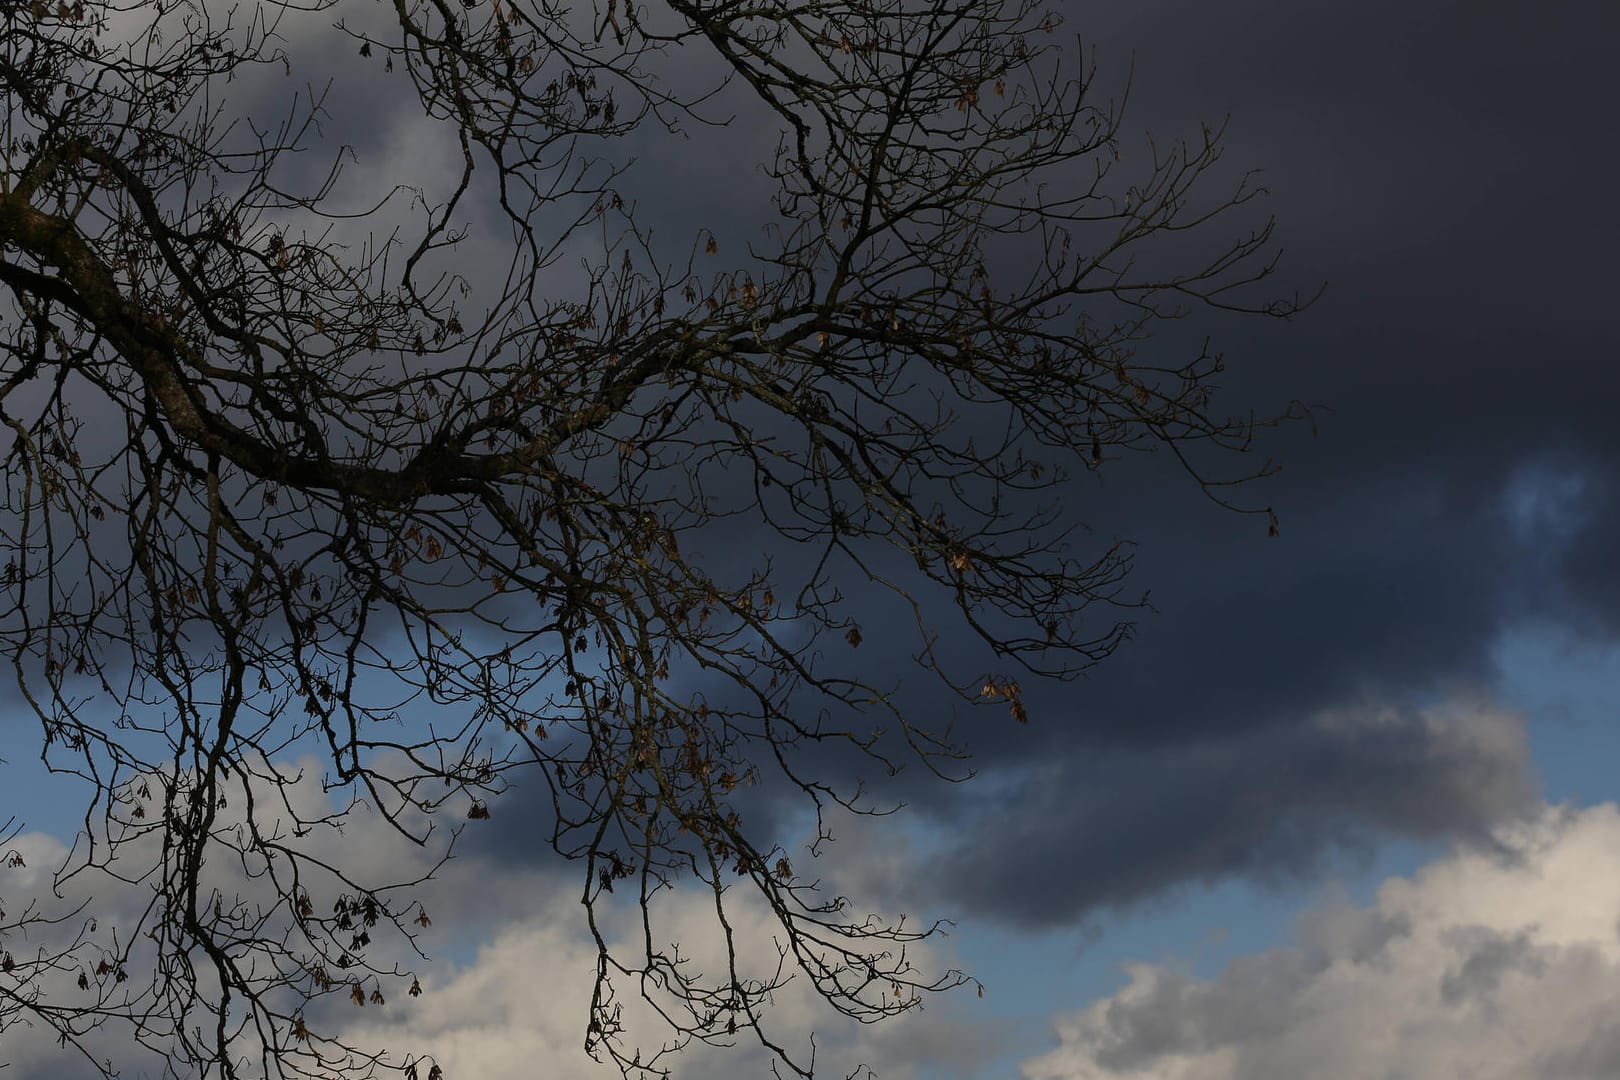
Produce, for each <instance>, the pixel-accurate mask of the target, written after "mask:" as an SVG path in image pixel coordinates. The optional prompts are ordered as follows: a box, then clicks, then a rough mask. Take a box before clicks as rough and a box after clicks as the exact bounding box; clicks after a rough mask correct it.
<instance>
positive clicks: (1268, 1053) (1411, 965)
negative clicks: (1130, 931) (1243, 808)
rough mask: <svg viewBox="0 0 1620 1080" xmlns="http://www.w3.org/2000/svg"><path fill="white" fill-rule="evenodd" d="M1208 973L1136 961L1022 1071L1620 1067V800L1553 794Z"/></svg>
mask: <svg viewBox="0 0 1620 1080" xmlns="http://www.w3.org/2000/svg"><path fill="white" fill-rule="evenodd" d="M1498 839H1499V845H1498V846H1497V847H1495V848H1494V849H1491V850H1484V849H1477V848H1476V849H1472V850H1462V851H1458V852H1455V853H1453V854H1451V855H1448V856H1446V857H1444V858H1441V859H1438V860H1436V861H1434V862H1432V863H1430V864H1429V865H1427V866H1425V867H1424V868H1423V869H1422V870H1420V871H1419V872H1418V873H1416V874H1415V875H1413V877H1411V878H1409V879H1408V878H1392V879H1390V880H1389V881H1386V882H1385V883H1384V884H1383V885H1382V887H1381V888H1380V889H1379V891H1378V895H1377V899H1376V901H1375V903H1374V904H1372V905H1371V906H1370V907H1366V908H1358V907H1355V906H1353V905H1351V904H1349V903H1346V902H1339V903H1335V904H1332V905H1328V906H1324V907H1320V908H1317V909H1315V910H1312V911H1310V912H1308V913H1307V914H1306V915H1305V916H1304V917H1303V918H1302V919H1301V920H1300V922H1299V925H1298V928H1297V931H1296V940H1295V942H1294V944H1292V945H1291V946H1289V947H1285V948H1278V949H1274V950H1271V951H1269V952H1264V953H1260V954H1258V955H1254V956H1250V957H1247V958H1244V959H1242V960H1240V961H1236V962H1234V963H1232V964H1231V965H1229V966H1228V968H1227V969H1226V971H1225V972H1223V973H1222V974H1221V975H1220V976H1219V977H1217V978H1214V979H1210V980H1204V979H1199V978H1195V977H1193V976H1191V975H1188V974H1186V973H1184V972H1180V971H1176V970H1173V969H1170V968H1166V967H1162V966H1150V965H1140V966H1133V967H1131V968H1129V969H1128V975H1129V983H1128V985H1126V986H1125V987H1124V988H1123V989H1121V990H1120V991H1119V992H1118V993H1116V994H1114V995H1113V996H1111V997H1108V998H1104V999H1102V1000H1099V1001H1097V1002H1094V1003H1093V1004H1091V1005H1090V1006H1088V1007H1087V1008H1085V1009H1083V1010H1081V1011H1079V1012H1077V1013H1074V1014H1072V1015H1069V1016H1066V1017H1063V1018H1061V1019H1060V1020H1059V1021H1058V1023H1057V1034H1058V1038H1059V1042H1060V1045H1059V1046H1058V1048H1057V1049H1055V1050H1053V1051H1051V1052H1050V1053H1047V1054H1044V1055H1042V1056H1040V1057H1037V1058H1033V1059H1031V1060H1028V1061H1025V1062H1024V1063H1023V1065H1022V1071H1023V1074H1024V1076H1025V1077H1026V1078H1027V1080H1098V1078H1103V1077H1108V1078H1111V1080H1248V1078H1252V1077H1293V1076H1309V1077H1312V1078H1313V1080H1364V1078H1365V1080H1372V1078H1393V1077H1400V1078H1402V1080H1451V1078H1454V1077H1458V1076H1469V1077H1474V1078H1476V1080H1520V1078H1522V1077H1526V1076H1546V1077H1559V1078H1561V1080H1578V1078H1586V1077H1592V1078H1596V1077H1613V1076H1620V1028H1617V1027H1616V1025H1615V1023H1614V1018H1615V1017H1616V1016H1617V1015H1620V809H1617V808H1616V807H1615V806H1614V805H1613V804H1604V805H1601V806H1596V807H1592V808H1590V809H1586V810H1581V811H1575V810H1571V809H1568V808H1557V807H1548V808H1546V809H1545V810H1544V811H1543V812H1542V814H1541V815H1540V816H1539V817H1537V818H1536V819H1534V820H1532V821H1530V822H1528V823H1525V824H1522V825H1518V826H1514V827H1512V828H1510V829H1508V830H1506V831H1504V832H1503V833H1501V834H1500V835H1499V837H1498Z"/></svg>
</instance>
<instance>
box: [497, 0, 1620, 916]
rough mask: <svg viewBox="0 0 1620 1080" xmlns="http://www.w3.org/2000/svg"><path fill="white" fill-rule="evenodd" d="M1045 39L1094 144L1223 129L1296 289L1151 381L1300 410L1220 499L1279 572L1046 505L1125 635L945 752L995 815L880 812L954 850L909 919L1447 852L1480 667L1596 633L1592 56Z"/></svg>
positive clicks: (1618, 337)
mask: <svg viewBox="0 0 1620 1080" xmlns="http://www.w3.org/2000/svg"><path fill="white" fill-rule="evenodd" d="M1070 28H1071V29H1077V30H1079V31H1080V32H1081V34H1082V35H1083V39H1084V41H1085V44H1086V45H1087V46H1088V47H1090V46H1091V45H1095V46H1096V48H1097V55H1098V60H1099V63H1100V64H1101V65H1102V70H1103V72H1104V75H1105V78H1106V76H1107V74H1108V72H1109V70H1110V69H1112V70H1113V71H1114V72H1117V73H1123V71H1124V70H1125V68H1126V67H1127V65H1128V58H1129V56H1130V53H1131V51H1132V50H1133V49H1134V50H1135V52H1136V65H1135V83H1134V88H1133V90H1132V96H1131V107H1130V112H1129V113H1128V115H1127V123H1126V128H1127V130H1129V131H1141V130H1144V129H1148V128H1151V129H1153V130H1154V131H1155V132H1156V133H1170V132H1177V133H1186V132H1189V131H1196V130H1197V124H1198V121H1199V120H1200V119H1201V118H1207V119H1211V120H1218V119H1219V118H1220V117H1221V116H1222V115H1224V114H1227V113H1230V114H1231V116H1232V126H1231V128H1230V149H1229V152H1228V160H1229V161H1230V162H1232V163H1234V164H1235V165H1236V166H1239V167H1250V166H1255V167H1263V168H1264V169H1265V170H1266V172H1265V182H1266V183H1267V184H1268V186H1270V187H1271V188H1272V190H1273V193H1274V194H1273V197H1272V198H1271V200H1270V201H1269V203H1268V204H1267V210H1268V211H1270V212H1274V213H1275V214H1276V216H1277V218H1278V220H1279V223H1280V229H1281V232H1280V235H1281V239H1282V242H1283V244H1284V246H1285V247H1286V248H1287V256H1286V261H1285V263H1284V267H1283V273H1282V276H1283V277H1284V279H1285V280H1286V281H1287V282H1289V283H1290V287H1292V286H1293V285H1297V286H1298V287H1299V288H1301V289H1302V290H1307V291H1308V290H1309V289H1310V288H1312V287H1314V285H1315V284H1316V283H1317V282H1318V281H1321V280H1326V281H1327V282H1328V289H1327V292H1326V293H1325V294H1324V296H1323V297H1322V299H1321V300H1320V301H1319V302H1318V303H1317V304H1316V305H1315V307H1314V308H1312V309H1311V310H1310V311H1309V312H1307V313H1306V314H1305V315H1304V316H1302V317H1301V318H1300V319H1298V320H1296V321H1294V322H1292V323H1290V324H1287V325H1275V324H1268V323H1262V322H1257V321H1254V320H1247V319H1237V318H1227V317H1225V316H1221V315H1220V314H1219V313H1209V314H1204V313H1200V314H1198V315H1197V317H1196V318H1194V319H1192V320H1190V321H1189V323H1188V324H1187V326H1186V328H1185V337H1183V338H1181V339H1177V338H1176V337H1174V336H1170V337H1165V338H1162V339H1161V342H1162V343H1163V346H1164V347H1166V348H1187V347H1192V346H1194V345H1195V344H1196V342H1198V341H1200V340H1201V339H1202V337H1203V336H1204V335H1205V334H1208V335H1211V336H1212V338H1213V341H1214V345H1215V347H1217V348H1219V349H1220V350H1222V351H1224V352H1225V353H1226V355H1227V357H1228V360H1229V363H1230V374H1229V376H1228V377H1227V379H1226V384H1225V385H1226V400H1227V402H1228V404H1229V405H1231V406H1233V407H1247V406H1248V405H1250V404H1253V405H1255V406H1256V407H1257V408H1260V409H1262V410H1263V409H1266V408H1280V407H1281V406H1283V405H1284V404H1285V403H1286V402H1287V401H1289V400H1290V399H1300V400H1304V401H1307V402H1315V403H1323V404H1325V405H1327V406H1328V407H1329V408H1328V409H1325V410H1321V411H1319V412H1318V414H1317V418H1318V421H1319V433H1318V434H1317V435H1315V436H1314V437H1313V436H1312V434H1311V433H1310V432H1309V430H1308V429H1307V427H1306V426H1305V425H1296V426H1295V427H1294V428H1291V429H1288V430H1286V431H1284V432H1283V433H1281V434H1279V435H1278V436H1276V437H1275V438H1274V439H1273V440H1272V441H1271V444H1270V449H1271V450H1272V452H1273V453H1274V454H1275V455H1276V456H1277V457H1278V458H1279V459H1280V460H1281V461H1282V462H1283V463H1284V465H1285V468H1284V471H1283V472H1282V473H1281V474H1280V475H1279V476H1278V477H1276V478H1274V479H1272V480H1270V481H1267V482H1266V483H1265V484H1264V485H1263V486H1262V487H1260V488H1257V489H1256V490H1255V491H1254V492H1252V493H1251V496H1252V497H1253V498H1256V499H1258V500H1259V501H1260V502H1261V503H1271V504H1274V505H1275V506H1276V507H1277V509H1278V512H1279V514H1280V515H1281V524H1282V535H1281V536H1280V537H1278V538H1277V539H1270V540H1268V539H1266V538H1265V528H1264V519H1263V518H1259V519H1256V518H1246V517H1237V516H1234V515H1230V514H1228V513H1226V512H1224V511H1222V510H1220V509H1219V508H1217V507H1214V506H1212V505H1210V504H1208V503H1206V502H1203V501H1201V500H1200V499H1199V498H1198V496H1197V493H1196V491H1195V490H1194V489H1193V488H1192V487H1191V486H1190V485H1189V484H1188V483H1186V482H1185V480H1184V479H1182V478H1179V477H1178V476H1177V475H1176V474H1175V473H1174V471H1173V469H1171V468H1169V467H1168V463H1167V462H1163V461H1155V462H1147V463H1141V464H1135V463H1132V464H1129V465H1125V466H1122V467H1120V468H1117V469H1114V470H1112V471H1111V472H1108V473H1107V475H1106V476H1105V482H1104V483H1103V484H1102V485H1095V484H1090V485H1082V484H1076V485H1075V486H1074V488H1073V491H1072V497H1073V498H1075V499H1084V500H1086V513H1085V516H1086V517H1087V518H1088V519H1089V520H1090V521H1091V522H1092V524H1093V525H1094V527H1095V528H1096V530H1097V532H1096V539H1098V540H1102V541H1107V540H1108V539H1110V538H1112V537H1115V536H1120V537H1129V538H1132V539H1134V540H1135V542H1136V544H1137V560H1138V566H1137V572H1136V576H1135V578H1134V582H1135V584H1136V585H1137V586H1138V587H1141V588H1145V589H1151V591H1152V602H1153V606H1154V609H1155V611H1154V613H1152V614H1146V615H1144V616H1143V617H1142V618H1141V619H1140V620H1139V625H1138V632H1137V634H1136V637H1135V639H1134V640H1132V641H1131V642H1129V643H1128V644H1127V645H1126V647H1125V648H1124V649H1123V650H1121V651H1120V652H1119V653H1118V654H1117V655H1116V656H1114V657H1113V658H1112V659H1110V660H1109V661H1107V662H1106V663H1104V664H1103V665H1101V666H1100V667H1098V668H1096V669H1095V670H1094V671H1093V672H1092V673H1090V674H1089V675H1088V676H1087V677H1086V678H1084V679H1083V680H1081V681H1079V682H1078V683H1075V684H1072V685H1069V686H1064V687H1049V688H1044V689H1036V688H1033V687H1032V688H1029V691H1028V692H1029V696H1030V697H1029V699H1030V711H1031V714H1032V716H1033V718H1034V719H1033V722H1032V724H1031V726H1030V727H1028V728H1017V727H1016V726H1014V725H1013V724H1011V723H1010V722H1008V721H1005V720H1004V719H1003V718H1002V717H1001V716H1000V714H999V713H998V714H994V715H991V714H985V715H983V716H981V715H979V714H977V713H974V714H970V715H969V716H968V717H966V718H965V720H966V722H965V726H964V727H963V728H962V733H963V735H964V736H965V739H966V742H967V744H968V746H969V748H970V749H971V751H972V753H973V755H974V759H975V760H974V764H975V766H976V767H978V768H980V769H981V770H983V771H985V772H986V773H987V774H989V776H990V777H1000V778H1002V780H1004V781H1008V782H996V783H993V784H988V785H978V786H976V785H974V784H968V785H965V786H963V787H955V786H950V785H942V784H939V783H937V782H934V781H932V780H930V779H929V778H928V777H927V776H926V774H924V772H923V770H920V769H918V770H912V773H914V774H916V775H912V774H907V775H906V776H903V777H901V778H900V780H899V782H898V786H891V787H889V788H887V790H890V791H892V792H895V793H897V794H898V795H899V796H901V797H903V798H905V799H906V800H908V801H909V802H911V803H912V804H913V805H914V806H915V807H917V808H918V809H919V810H920V811H921V813H922V814H923V816H924V818H925V819H926V820H930V821H935V822H938V823H940V824H943V825H946V826H948V827H950V828H951V829H953V830H955V831H956V834H957V835H959V836H960V843H959V845H958V846H957V847H956V849H955V850H954V851H953V852H948V853H947V854H946V855H945V856H944V857H943V858H941V859H939V860H936V861H935V862H934V864H933V865H932V867H931V868H930V869H928V870H927V872H926V873H925V874H924V875H923V876H922V878H921V879H920V880H922V881H924V882H926V883H927V885H926V887H927V889H928V890H929V892H930V896H929V897H928V899H929V902H930V903H932V904H934V906H936V907H938V908H940V909H949V910H953V911H957V912H962V911H964V910H965V911H966V912H968V913H972V914H976V915H979V916H987V917H992V918H1000V919H1004V920H1007V921H1010V922H1012V923H1015V924H1023V925H1032V926H1033V925H1052V924H1056V923H1061V922H1064V921H1068V920H1074V919H1078V918H1082V917H1084V916H1085V915H1086V914H1087V913H1088V912H1091V911H1093V910H1096V909H1099V908H1106V907H1109V906H1117V905H1120V904H1126V903H1129V902H1132V901H1134V900H1137V899H1140V898H1144V897H1147V896H1150V895H1152V894H1154V893H1157V892H1160V891H1162V890H1164V889H1167V888H1171V887H1173V886H1175V885H1177V884H1178V883H1181V882H1184V881H1188V880H1210V879H1215V878H1219V877H1221V876H1223V875H1228V874H1243V875H1251V876H1255V877H1258V878H1261V879H1265V878H1269V877H1275V876H1277V875H1283V876H1288V875H1292V874H1296V873H1299V872H1305V871H1308V870H1311V869H1314V868H1318V867H1320V866H1321V865H1322V863H1323V861H1324V859H1332V858H1333V857H1334V856H1335V853H1342V852H1346V851H1352V852H1353V851H1355V850H1358V849H1361V848H1364V847H1365V846H1366V845H1367V844H1369V843H1372V842H1375V841H1376V840H1377V839H1378V838H1379V837H1380V836H1389V835H1404V836H1419V837H1443V836H1463V837H1468V836H1478V835H1482V834H1483V832H1484V831H1485V830H1486V829H1487V828H1488V827H1489V826H1490V825H1491V824H1493V823H1495V822H1499V821H1501V820H1503V819H1504V818H1505V817H1509V816H1512V815H1514V814H1516V813H1518V812H1519V811H1521V810H1523V809H1524V808H1526V807H1527V806H1529V805H1530V804H1531V802H1532V801H1533V799H1534V794H1535V781H1534V777H1533V774H1532V770H1531V767H1530V764H1529V762H1528V758H1527V754H1526V751H1525V748H1524V746H1523V743H1522V740H1521V739H1520V738H1519V732H1518V729H1517V726H1516V721H1515V719H1514V718H1513V717H1511V716H1508V715H1505V714H1504V713H1503V712H1502V711H1501V710H1500V709H1499V708H1497V707H1495V706H1493V705H1492V704H1491V703H1490V701H1489V694H1490V688H1491V683H1492V680H1493V678H1494V671H1493V666H1492V660H1491V653H1492V647H1493V644H1494V642H1495V640H1496V638H1497V636H1498V634H1499V633H1500V632H1501V631H1502V630H1503V629H1504V628H1505V627H1508V626H1512V625H1517V624H1523V623H1526V622H1532V621H1533V622H1536V623H1539V624H1547V625H1552V626H1555V627H1559V628H1561V629H1564V630H1568V631H1570V632H1573V633H1576V634H1580V635H1584V636H1588V637H1590V638H1593V639H1595V640H1599V641H1607V640H1611V639H1612V638H1613V637H1614V636H1615V635H1616V633H1617V632H1620V558H1616V557H1614V555H1613V552H1615V551H1616V550H1620V500H1617V499H1616V498H1615V496H1616V494H1617V491H1616V489H1617V487H1620V425H1616V424H1615V423H1614V422H1613V420H1612V417H1611V412H1612V410H1613V408H1614V402H1615V401H1616V400H1620V369H1617V368H1616V366H1615V365H1614V363H1613V361H1614V358H1615V356H1616V354H1617V345H1620V330H1617V328H1616V325H1615V323H1614V321H1613V319H1612V317H1611V309H1612V296H1613V295H1614V293H1615V289H1616V286H1617V285H1620V273H1617V270H1616V267H1615V263H1614V261H1613V260H1614V254H1613V253H1614V252H1615V251H1616V250H1620V209H1617V207H1616V203H1615V201H1614V200H1613V198H1612V196H1611V193H1610V191H1609V184H1610V179H1609V178H1610V177H1612V176H1613V175H1614V171H1615V166H1616V165H1617V164H1620V162H1617V160H1616V159H1617V157H1620V151H1617V150H1616V149H1615V146H1614V144H1613V142H1612V140H1609V139H1606V138H1604V137H1602V136H1601V134H1600V132H1601V130H1602V128H1601V127H1600V124H1599V123H1598V120H1599V118H1606V117H1610V116H1612V115H1614V114H1615V113H1616V111H1620V84H1617V83H1615V82H1614V80H1613V79H1612V78H1610V77H1607V76H1605V75H1603V74H1602V73H1603V72H1605V71H1606V70H1608V60H1607V57H1606V55H1605V53H1606V51H1607V49H1608V47H1609V45H1610V44H1611V43H1612V42H1613V41H1614V40H1615V32H1616V31H1617V30H1620V20H1617V19H1616V17H1615V15H1614V14H1613V13H1612V12H1610V11H1609V10H1608V9H1606V8H1600V7H1599V6H1598V5H1581V4H1555V5H1544V6H1543V7H1541V8H1537V9H1534V10H1532V9H1529V8H1525V7H1523V6H1516V5H1508V4H1478V3H1470V4H1467V5H1462V4H1429V5H1399V4H1394V3H1375V4H1363V5H1354V6H1345V7H1339V8H1324V9H1320V10H1318V9H1315V8H1307V7H1301V6H1298V5H1286V4H1281V3H1260V2H1252V0H1251V2H1248V3H1243V4H1239V5H1237V6H1233V5H1221V6H1219V7H1210V6H1208V5H1201V4H1190V3H1169V2H1164V3H1145V4H1131V5H1111V6H1109V8H1108V9H1106V10H1099V9H1096V8H1093V7H1091V6H1087V7H1086V8H1085V9H1083V10H1082V9H1080V8H1079V6H1078V5H1076V6H1075V10H1073V11H1072V12H1070ZM1093 505H1094V507H1095V509H1094V510H1093V509H1092V507H1093ZM868 636H869V638H871V639H872V640H879V639H880V636H879V635H873V634H869V635H868ZM874 662H877V661H876V658H874ZM882 662H885V663H897V662H899V658H895V657H893V656H887V657H886V658H885V659H884V660H883V661H882ZM919 681H920V680H919ZM919 692H920V693H921V692H922V691H919ZM528 801H529V800H528V797H527V794H526V793H523V792H519V793H517V794H516V795H515V796H514V803H515V804H516V805H515V806H514V807H513V809H514V810H520V808H521V806H522V805H523V804H524V803H526V802H528ZM522 817H523V815H522V813H521V812H520V813H518V814H517V815H516V818H517V819H522ZM524 832H526V830H525V829H519V830H515V831H507V830H501V829H499V828H496V829H492V830H490V831H489V832H488V833H487V834H486V836H485V838H484V839H482V840H478V841H476V842H478V843H487V844H490V845H493V846H495V847H508V846H510V847H511V848H512V849H514V850H515V849H518V848H522V847H525V846H526V845H525V844H524V842H523V841H522V840H520V839H519V836H520V834H521V833H524ZM531 835H532V834H531ZM899 876H900V877H903V878H905V879H907V880H909V881H911V883H912V884H913V886H915V885H916V882H917V881H918V880H919V879H918V878H916V877H913V876H911V875H899ZM912 899H913V900H915V899H916V897H913V898H912Z"/></svg>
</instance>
